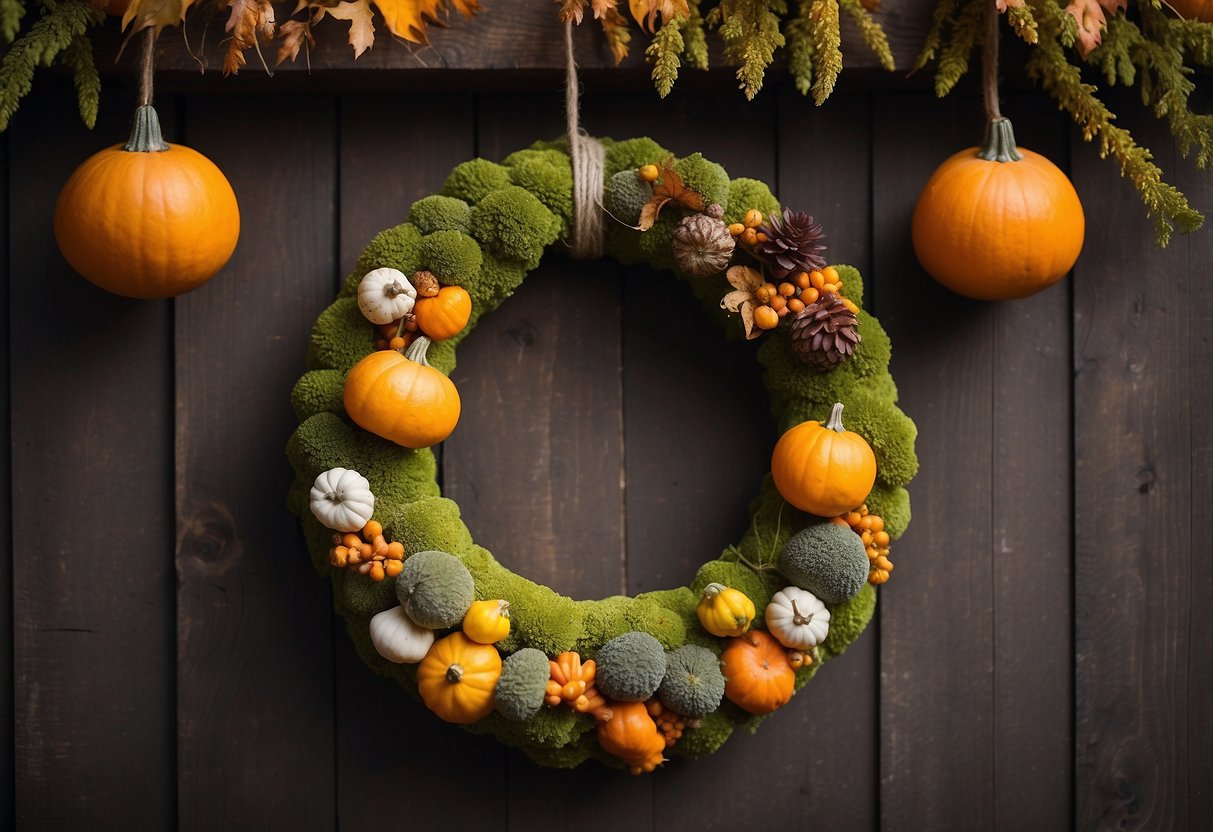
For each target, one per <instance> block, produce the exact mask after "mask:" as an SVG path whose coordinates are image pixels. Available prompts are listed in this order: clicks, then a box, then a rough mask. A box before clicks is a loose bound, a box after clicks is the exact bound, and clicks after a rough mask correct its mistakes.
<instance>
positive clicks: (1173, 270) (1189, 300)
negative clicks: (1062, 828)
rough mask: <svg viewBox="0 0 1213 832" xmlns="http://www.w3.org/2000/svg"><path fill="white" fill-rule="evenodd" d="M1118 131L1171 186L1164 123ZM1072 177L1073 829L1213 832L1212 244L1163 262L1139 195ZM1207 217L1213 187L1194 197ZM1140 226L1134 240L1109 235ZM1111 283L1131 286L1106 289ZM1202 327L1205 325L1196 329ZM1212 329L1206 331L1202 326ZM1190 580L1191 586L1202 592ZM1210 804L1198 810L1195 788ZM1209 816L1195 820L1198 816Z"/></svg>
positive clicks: (1088, 170) (1129, 114)
mask: <svg viewBox="0 0 1213 832" xmlns="http://www.w3.org/2000/svg"><path fill="white" fill-rule="evenodd" d="M1118 105H1123V109H1124V110H1125V111H1126V112H1125V118H1124V126H1126V127H1128V128H1129V129H1131V130H1132V131H1133V133H1134V135H1135V136H1138V138H1139V140H1140V141H1142V142H1143V143H1145V144H1147V145H1148V146H1150V147H1151V148H1153V149H1154V152H1155V157H1156V159H1157V160H1158V161H1159V163H1160V165H1161V166H1162V167H1163V168H1164V169H1166V170H1171V171H1175V170H1177V169H1178V168H1179V167H1180V164H1181V163H1180V161H1179V159H1178V154H1177V153H1175V152H1174V150H1173V147H1172V145H1171V143H1170V141H1169V140H1168V138H1167V136H1166V131H1165V129H1164V128H1163V126H1161V125H1160V124H1158V123H1156V122H1153V121H1151V120H1149V119H1147V118H1146V117H1145V116H1144V115H1138V113H1137V112H1136V111H1135V109H1134V108H1133V106H1132V104H1130V103H1129V98H1128V97H1127V96H1124V97H1121V98H1118V99H1114V103H1112V104H1111V106H1112V108H1113V110H1114V111H1117V112H1119V111H1120V109H1121V107H1120V106H1118ZM1073 154H1074V160H1073V173H1074V179H1075V183H1076V185H1077V187H1078V190H1079V194H1080V196H1081V197H1082V199H1083V203H1084V205H1085V206H1086V209H1087V223H1088V228H1090V229H1092V232H1093V233H1092V238H1091V241H1092V242H1095V241H1096V240H1098V243H1097V245H1098V249H1096V250H1097V251H1098V252H1099V256H1098V257H1095V258H1091V259H1084V260H1080V261H1079V264H1078V267H1077V268H1076V269H1075V274H1074V277H1075V283H1074V293H1075V297H1074V305H1075V309H1074V313H1075V314H1074V319H1075V332H1074V351H1075V371H1076V375H1075V380H1074V417H1075V436H1076V441H1075V495H1076V503H1075V506H1074V509H1075V538H1076V551H1075V565H1074V569H1075V615H1076V632H1075V652H1076V657H1075V661H1076V681H1075V684H1076V691H1075V693H1076V702H1077V704H1076V708H1077V712H1076V725H1075V753H1076V763H1075V779H1076V782H1075V794H1076V798H1077V806H1076V823H1077V826H1078V827H1079V828H1083V829H1200V828H1205V827H1207V826H1208V824H1209V822H1210V818H1209V815H1208V806H1209V803H1208V801H1209V798H1208V782H1209V780H1210V777H1211V775H1213V772H1211V771H1210V770H1209V757H1208V750H1207V746H1206V747H1205V748H1203V749H1199V748H1196V747H1195V746H1194V743H1195V742H1199V741H1200V740H1202V739H1207V738H1208V733H1209V732H1208V728H1207V722H1208V716H1207V711H1208V706H1209V704H1210V701H1213V700H1211V696H1210V691H1211V689H1213V685H1211V684H1210V671H1209V669H1208V656H1209V642H1210V639H1209V636H1208V635H1207V634H1203V633H1202V631H1203V630H1205V629H1207V628H1205V627H1203V626H1202V622H1201V617H1200V612H1201V611H1202V610H1203V609H1204V608H1205V602H1204V599H1203V598H1202V597H1201V596H1200V595H1198V594H1197V593H1198V591H1199V589H1200V588H1203V587H1206V586H1208V582H1207V578H1204V577H1197V576H1198V575H1200V573H1202V572H1204V571H1206V570H1205V565H1206V562H1207V559H1208V554H1209V551H1210V549H1209V542H1208V535H1207V534H1206V533H1205V531H1204V528H1202V527H1201V526H1199V525H1197V523H1198V522H1199V519H1201V518H1202V517H1207V516H1208V506H1207V503H1208V495H1207V493H1202V492H1200V491H1199V490H1197V488H1196V487H1195V486H1196V485H1197V483H1198V482H1199V481H1200V478H1201V477H1204V478H1205V482H1207V469H1205V470H1203V471H1202V470H1200V469H1198V468H1196V467H1194V462H1195V461H1196V460H1197V458H1199V457H1201V456H1202V455H1203V456H1204V457H1205V458H1206V459H1207V455H1208V448H1209V434H1210V424H1209V417H1208V413H1209V406H1210V392H1209V388H1207V387H1206V388H1204V389H1201V388H1198V387H1195V386H1194V384H1195V383H1198V382H1200V381H1205V380H1207V379H1208V356H1209V330H1208V327H1207V321H1208V318H1209V315H1210V308H1209V306H1208V304H1209V301H1210V297H1209V294H1208V289H1207V283H1208V269H1207V262H1208V261H1207V260H1205V261H1204V263H1203V265H1202V266H1201V267H1199V268H1197V269H1196V270H1192V269H1193V263H1199V262H1201V261H1200V260H1193V259H1192V257H1191V256H1192V254H1193V253H1196V254H1197V255H1198V256H1199V254H1202V253H1203V254H1204V255H1205V256H1206V257H1207V253H1208V243H1207V242H1206V241H1205V240H1207V232H1206V233H1205V240H1202V238H1201V237H1196V238H1193V239H1194V240H1195V241H1198V242H1197V243H1196V246H1195V247H1194V246H1193V245H1192V241H1189V240H1186V239H1182V238H1180V239H1177V240H1176V242H1175V243H1173V244H1172V247H1171V248H1169V249H1167V250H1159V249H1158V248H1156V247H1155V246H1154V245H1153V239H1152V234H1151V232H1150V231H1149V230H1147V227H1146V224H1145V223H1144V221H1143V213H1144V212H1143V209H1142V207H1141V204H1140V202H1139V200H1138V198H1137V195H1136V194H1135V193H1134V191H1133V189H1132V188H1131V187H1130V185H1129V184H1128V183H1127V182H1125V181H1124V180H1121V179H1119V178H1118V177H1117V176H1116V173H1115V170H1114V169H1112V167H1111V166H1110V165H1107V164H1105V163H1103V162H1102V161H1100V160H1099V159H1098V158H1097V155H1096V153H1095V152H1094V149H1093V148H1091V147H1087V146H1082V145H1080V144H1076V146H1075V147H1074V150H1073ZM1185 184H1187V185H1188V186H1189V187H1190V188H1191V189H1192V190H1191V192H1190V194H1189V195H1190V196H1191V197H1193V198H1194V199H1195V200H1196V202H1197V204H1200V205H1202V206H1203V207H1205V208H1206V210H1207V209H1208V207H1209V206H1210V204H1211V203H1213V188H1210V186H1209V183H1208V178H1207V175H1206V176H1205V177H1202V179H1201V180H1200V181H1199V182H1198V181H1195V177H1189V178H1188V180H1187V181H1186V182H1185ZM1104 229H1134V230H1133V231H1132V232H1131V233H1101V231H1103V230H1104ZM1116 275H1133V276H1134V279H1133V280H1132V282H1131V284H1129V285H1124V286H1123V287H1122V288H1121V289H1120V290H1119V291H1109V285H1110V284H1112V283H1114V281H1116V279H1117V278H1116ZM1194 325H1196V327H1197V328H1193V327H1194ZM1201 325H1203V328H1200V327H1201ZM1194 578H1195V579H1196V583H1195V584H1194V583H1193V579H1194ZM1194 789H1195V790H1198V791H1199V793H1200V799H1199V800H1198V801H1196V802H1194V801H1193V791H1194ZM1194 810H1198V811H1199V812H1200V813H1201V816H1199V817H1198V816H1197V815H1196V814H1195V813H1194Z"/></svg>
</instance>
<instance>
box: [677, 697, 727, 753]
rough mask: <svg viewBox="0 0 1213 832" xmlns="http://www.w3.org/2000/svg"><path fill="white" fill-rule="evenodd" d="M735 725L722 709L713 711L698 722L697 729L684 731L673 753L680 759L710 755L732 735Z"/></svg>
mask: <svg viewBox="0 0 1213 832" xmlns="http://www.w3.org/2000/svg"><path fill="white" fill-rule="evenodd" d="M735 724H736V723H735V722H734V721H733V719H732V717H731V716H730V715H729V713H728V712H727V711H726V710H724V709H723V708H722V709H721V710H718V711H714V712H712V713H710V714H708V715H707V716H705V717H704V718H703V719H702V720H701V721H700V725H699V727H698V728H688V729H687V730H685V731H684V732H683V734H682V739H680V740H679V741H678V744H677V745H675V746H674V748H673V752H674V753H675V754H677V755H678V756H680V757H702V756H704V755H705V754H711V753H713V752H714V751H716V749H718V748H720V746H722V745H724V742H725V740H727V739H728V738H729V737H730V736H731V735H732V734H733V727H734V725H735Z"/></svg>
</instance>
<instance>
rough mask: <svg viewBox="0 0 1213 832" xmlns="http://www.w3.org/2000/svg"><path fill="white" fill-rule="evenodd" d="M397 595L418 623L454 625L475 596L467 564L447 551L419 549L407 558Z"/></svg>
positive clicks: (437, 626)
mask: <svg viewBox="0 0 1213 832" xmlns="http://www.w3.org/2000/svg"><path fill="white" fill-rule="evenodd" d="M396 598H397V599H398V600H399V601H400V606H402V607H404V611H405V612H406V613H408V615H409V618H411V619H413V623H414V624H416V625H417V626H418V627H425V628H427V629H430V630H441V629H443V628H446V627H454V626H455V625H457V624H458V623H459V622H460V621H462V620H463V615H464V613H466V612H467V611H468V607H470V606H471V605H472V601H473V600H475V598H476V587H475V583H474V582H473V581H472V575H471V573H470V572H468V570H467V567H466V566H464V565H463V564H462V563H460V562H459V559H458V558H456V557H455V556H454V555H449V554H447V553H446V552H439V551H434V550H431V551H428V552H418V553H417V554H415V555H409V556H408V557H407V558H405V561H404V569H403V570H402V571H401V573H400V576H399V577H398V578H397V579H396Z"/></svg>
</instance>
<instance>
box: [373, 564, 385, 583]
mask: <svg viewBox="0 0 1213 832" xmlns="http://www.w3.org/2000/svg"><path fill="white" fill-rule="evenodd" d="M385 577H387V576H386V575H384V573H383V564H382V563H372V564H371V580H372V581H382V580H383V579H384V578H385Z"/></svg>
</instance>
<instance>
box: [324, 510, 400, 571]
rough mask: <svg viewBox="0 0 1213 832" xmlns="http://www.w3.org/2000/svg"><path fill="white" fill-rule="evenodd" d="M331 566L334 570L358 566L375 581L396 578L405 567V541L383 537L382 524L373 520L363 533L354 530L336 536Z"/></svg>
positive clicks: (330, 552)
mask: <svg viewBox="0 0 1213 832" xmlns="http://www.w3.org/2000/svg"><path fill="white" fill-rule="evenodd" d="M329 565H330V566H332V567H333V568H334V569H357V570H358V571H359V573H361V574H363V575H369V576H370V578H371V580H372V581H382V580H383V579H384V578H394V577H396V576H397V575H399V574H400V570H402V569H404V544H403V543H400V542H398V541H395V540H393V541H392V542H391V543H388V542H387V540H386V539H384V537H383V525H382V524H380V523H379V521H378V520H371V521H369V522H368V523H367V524H366V525H365V526H363V527H362V535H361V536H359V535H357V534H354V533H353V532H346V533H345V534H335V535H333V548H332V549H329Z"/></svg>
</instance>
